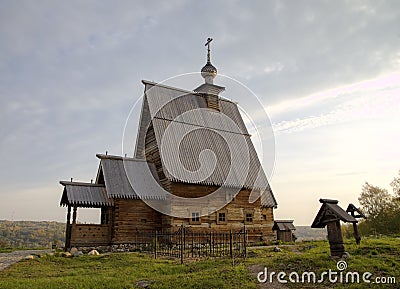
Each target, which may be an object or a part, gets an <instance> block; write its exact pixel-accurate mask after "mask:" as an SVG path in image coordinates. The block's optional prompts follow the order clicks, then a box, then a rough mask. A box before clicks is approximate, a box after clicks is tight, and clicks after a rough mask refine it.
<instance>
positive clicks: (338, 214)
mask: <svg viewBox="0 0 400 289" xmlns="http://www.w3.org/2000/svg"><path fill="white" fill-rule="evenodd" d="M319 202H320V203H322V206H321V208H320V209H319V211H318V213H317V216H316V217H315V219H314V221H313V223H312V225H311V228H324V227H325V226H326V224H328V223H330V222H336V221H343V222H345V223H357V222H358V221H357V220H356V219H355V218H354V217H352V216H350V215H349V214H348V213H347V212H346V211H345V210H343V209H342V208H341V207H339V205H338V203H339V201H337V200H330V199H320V200H319Z"/></svg>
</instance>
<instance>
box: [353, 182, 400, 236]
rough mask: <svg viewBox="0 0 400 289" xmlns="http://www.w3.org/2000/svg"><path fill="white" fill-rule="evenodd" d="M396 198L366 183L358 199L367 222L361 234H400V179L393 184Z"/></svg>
mask: <svg viewBox="0 0 400 289" xmlns="http://www.w3.org/2000/svg"><path fill="white" fill-rule="evenodd" d="M391 186H392V187H393V191H394V192H395V196H393V195H391V194H389V193H388V191H387V190H385V189H382V188H379V187H377V186H373V185H370V184H369V183H365V185H364V186H363V187H362V192H361V195H360V197H359V198H358V200H359V202H360V205H361V207H362V210H363V212H364V214H365V215H366V216H367V220H365V221H362V222H361V223H360V226H359V230H360V232H361V234H363V235H366V234H385V235H387V234H389V235H390V234H396V233H399V232H400V199H399V191H396V190H397V189H398V188H400V178H395V180H394V181H393V182H392V183H391Z"/></svg>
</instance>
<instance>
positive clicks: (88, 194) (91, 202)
mask: <svg viewBox="0 0 400 289" xmlns="http://www.w3.org/2000/svg"><path fill="white" fill-rule="evenodd" d="M60 184H61V185H63V186H64V191H63V194H62V197H61V202H60V206H78V207H84V208H101V207H110V206H113V201H112V199H109V198H108V196H107V193H106V189H105V187H104V185H98V184H91V183H78V182H66V181H61V182H60Z"/></svg>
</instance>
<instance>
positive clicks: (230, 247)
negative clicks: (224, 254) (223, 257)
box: [229, 229, 233, 258]
mask: <svg viewBox="0 0 400 289" xmlns="http://www.w3.org/2000/svg"><path fill="white" fill-rule="evenodd" d="M232 238H233V236H232V229H231V230H230V231H229V254H230V256H231V258H233V240H232Z"/></svg>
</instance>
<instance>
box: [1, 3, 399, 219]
mask: <svg viewBox="0 0 400 289" xmlns="http://www.w3.org/2000/svg"><path fill="white" fill-rule="evenodd" d="M399 6H400V3H399V2H397V1H392V2H391V1H388V2H381V3H377V2H376V1H362V2H356V1H351V2H348V1H335V2H316V3H314V2H313V3H310V2H309V1H296V2H295V3H293V2H288V1H252V2H251V3H247V4H245V5H243V3H241V2H237V1H218V2H215V1H201V2H200V1H190V2H188V1H168V2H162V1H147V2H143V3H142V2H141V3H135V2H131V1H119V2H118V3H109V2H98V1H93V2H92V1H85V2H78V1H76V2H74V1H68V2H66V1H44V2H40V3H36V2H35V3H34V2H30V1H2V2H1V3H0V122H1V126H0V149H1V151H0V157H1V158H2V164H3V169H2V170H1V174H0V178H1V181H2V188H3V189H2V190H1V191H0V195H1V196H3V197H4V196H5V197H6V198H9V200H10V201H9V203H10V204H16V205H15V206H18V202H17V201H15V202H12V200H13V196H12V193H10V192H13V191H21V190H22V188H21V187H24V188H26V187H29V186H35V188H36V187H37V186H39V183H40V186H43V187H46V188H48V187H51V189H46V190H44V191H45V192H46V193H47V194H50V191H51V192H52V194H54V191H57V190H58V189H59V188H58V184H57V182H58V180H59V178H69V177H70V176H73V177H76V178H82V179H84V178H88V179H90V178H92V177H93V174H95V169H94V170H93V168H96V167H97V159H96V158H95V157H94V154H95V153H97V152H99V151H100V152H102V151H104V150H106V149H107V150H109V151H110V153H111V152H114V153H119V152H120V147H121V139H122V131H123V127H124V124H125V119H126V117H127V115H128V113H129V109H130V105H131V104H133V103H134V101H135V100H136V99H137V98H138V97H140V96H141V95H142V93H143V87H142V84H141V83H140V80H141V79H149V80H154V81H161V80H163V79H165V78H168V77H171V76H173V75H177V74H180V73H186V72H193V71H199V70H200V68H201V67H202V66H203V65H204V63H205V57H206V50H205V47H204V41H205V39H206V38H207V37H213V38H214V41H213V43H212V61H213V64H214V65H215V66H216V67H217V68H218V70H219V71H220V72H221V74H226V75H228V76H231V77H233V78H235V79H238V80H240V81H242V82H244V83H245V84H246V85H247V86H248V87H250V88H251V89H252V90H253V91H254V92H255V94H256V95H257V96H258V97H259V98H260V99H261V101H262V104H264V106H265V107H266V108H267V110H268V112H269V113H270V114H271V116H272V120H273V122H274V126H275V129H277V130H278V131H280V133H281V135H280V137H283V136H287V137H289V136H291V137H293V136H295V135H296V133H295V132H307V131H312V130H311V128H316V129H317V128H323V127H324V126H326V125H331V124H332V123H337V122H340V121H345V122H351V121H356V120H365V119H368V116H366V115H367V113H366V112H365V111H367V112H368V113H371V112H372V113H376V114H378V118H380V116H382V115H384V114H385V113H388V114H390V115H392V113H393V111H392V110H394V109H395V108H397V106H396V105H397V102H396V99H395V98H390V97H389V93H390V92H393V91H395V89H397V88H392V89H391V88H390V86H385V85H382V87H384V88H382V89H386V92H385V91H379V89H378V88H376V89H375V88H373V87H372V88H371V87H364V88H362V85H361V86H356V87H354V88H352V87H351V84H352V83H360V82H363V81H364V80H365V79H383V78H382V76H385V75H390V74H393V73H394V72H395V71H398V70H399V69H400V52H399V49H398V47H399V46H398V41H399V32H398V29H397V26H398V25H397V24H398V19H399V18H400V9H399V8H400V7H399ZM218 81H219V79H218V77H217V78H216V84H218ZM396 81H397V80H396ZM198 82H199V83H201V82H202V79H199V80H198ZM349 85H350V87H349ZM377 86H379V85H377ZM337 87H341V88H343V89H342V90H341V91H339V90H336V91H335V88H337ZM346 87H347V88H346ZM187 88H188V89H191V88H190V87H187ZM346 89H347V90H346ZM352 89H353V90H354V91H352ZM363 89H364V90H363ZM315 92H321V93H317V94H315ZM356 92H357V93H360V95H359V96H357V95H356ZM364 92H366V93H368V92H370V93H371V95H369V96H368V97H366V98H363V97H361V93H364ZM372 93H377V95H379V98H380V99H382V101H383V102H379V101H378V100H375V99H374V98H373V97H372ZM385 93H387V94H385ZM225 94H226V97H228V98H230V99H233V100H235V101H239V104H242V105H243V107H245V106H246V105H245V104H246V102H247V101H248V100H247V99H246V98H245V97H246V96H245V94H243V97H242V95H235V94H230V91H229V87H227V91H226V93H225ZM363 101H364V102H365V101H367V102H368V103H364V102H363ZM389 105H391V107H392V110H390V108H388V106H389ZM261 106H262V105H260V104H256V105H253V106H252V105H249V106H246V112H247V113H249V115H251V117H252V118H253V119H254V120H256V121H260V122H263V121H264V122H266V120H265V119H263V117H264V116H263V115H264V112H263V111H262V110H263V109H264V108H263V107H261ZM358 106H361V108H360V107H358ZM377 107H379V109H378V108H377ZM380 110H382V111H380ZM351 111H353V112H356V115H355V116H354V118H355V120H353V119H352V118H351V117H350V116H349V115H350V112H351ZM260 112H261V113H260ZM288 132H292V133H291V134H288ZM42 182H44V183H42ZM6 189H7V190H6ZM37 191H40V188H38V189H37ZM29 193H32V192H29ZM32 194H33V193H32ZM41 197H43V198H45V196H44V195H43V196H41ZM3 209H4V207H2V205H0V212H2V211H3ZM37 214H40V212H37ZM0 218H1V215H0Z"/></svg>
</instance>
